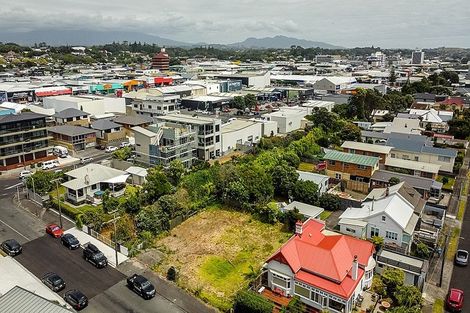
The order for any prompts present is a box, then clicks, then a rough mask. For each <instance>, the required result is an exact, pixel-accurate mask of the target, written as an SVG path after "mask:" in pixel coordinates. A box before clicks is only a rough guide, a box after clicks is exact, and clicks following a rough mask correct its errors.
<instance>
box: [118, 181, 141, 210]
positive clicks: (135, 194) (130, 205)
mask: <svg viewBox="0 0 470 313" xmlns="http://www.w3.org/2000/svg"><path fill="white" fill-rule="evenodd" d="M139 192H140V189H139V188H136V187H132V186H127V187H126V191H125V192H124V197H123V198H121V199H122V200H121V201H122V202H121V204H120V206H119V207H120V208H121V209H123V210H124V211H126V212H127V213H132V214H134V213H137V212H138V211H139V210H140V204H141V198H140V194H139Z"/></svg>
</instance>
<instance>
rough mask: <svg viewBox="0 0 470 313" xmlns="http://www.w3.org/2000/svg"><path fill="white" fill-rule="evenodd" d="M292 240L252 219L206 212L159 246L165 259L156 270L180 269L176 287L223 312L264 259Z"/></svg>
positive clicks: (279, 228) (279, 227) (228, 212)
mask: <svg viewBox="0 0 470 313" xmlns="http://www.w3.org/2000/svg"><path fill="white" fill-rule="evenodd" d="M290 236H291V234H290V233H286V232H284V231H283V230H282V225H281V224H276V225H270V224H264V223H261V222H260V221H258V220H257V219H255V218H253V217H252V216H251V215H250V214H247V213H241V212H235V211H231V210H224V209H220V208H213V207H211V208H210V209H207V210H205V211H203V212H200V213H198V214H197V215H195V216H193V217H191V218H189V219H188V220H187V221H185V222H183V223H182V224H181V225H179V226H178V227H176V228H175V229H173V230H172V231H171V232H170V234H169V235H168V236H167V237H166V238H162V239H160V240H158V241H157V243H156V246H158V247H161V248H162V249H159V250H160V251H162V252H164V254H165V257H164V260H163V261H162V263H161V264H160V265H159V266H157V267H156V270H157V271H158V272H160V273H161V274H165V273H166V271H167V270H168V268H169V266H175V267H177V268H178V270H179V280H178V284H179V285H180V286H181V287H183V288H186V289H188V290H190V291H192V292H193V293H194V294H195V295H197V296H199V297H200V298H201V299H203V300H204V301H206V302H208V303H210V304H211V305H212V306H214V307H217V308H218V309H220V310H222V311H227V310H229V309H230V308H231V307H232V305H233V299H234V296H235V295H236V293H237V292H238V291H239V290H241V289H243V288H246V287H247V285H248V284H249V282H250V281H251V280H252V279H253V278H254V277H256V276H257V275H258V274H259V270H260V268H261V266H262V265H263V263H264V262H265V261H266V259H267V258H268V257H269V256H270V255H272V254H273V253H274V252H275V251H276V250H277V249H279V247H280V246H281V245H282V244H283V243H285V242H286V241H287V239H288V238H289V237H290Z"/></svg>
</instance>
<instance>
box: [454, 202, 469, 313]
mask: <svg viewBox="0 0 470 313" xmlns="http://www.w3.org/2000/svg"><path fill="white" fill-rule="evenodd" d="M459 249H464V250H467V251H470V197H468V198H467V208H466V209H465V215H464V218H463V222H462V232H461V233H460V241H459ZM450 288H457V289H461V290H463V292H464V295H465V296H466V297H467V298H468V297H469V296H470V268H469V267H468V266H454V271H453V272H452V279H451V281H450ZM462 312H470V301H465V302H464V306H463V310H462Z"/></svg>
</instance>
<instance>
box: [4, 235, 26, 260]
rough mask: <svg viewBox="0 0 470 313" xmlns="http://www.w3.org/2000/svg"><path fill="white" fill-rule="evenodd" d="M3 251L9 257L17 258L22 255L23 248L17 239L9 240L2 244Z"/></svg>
mask: <svg viewBox="0 0 470 313" xmlns="http://www.w3.org/2000/svg"><path fill="white" fill-rule="evenodd" d="M2 250H3V251H4V252H5V253H6V254H8V255H9V256H15V255H18V254H20V253H21V252H22V251H23V248H22V247H21V245H20V244H19V243H18V241H16V240H15V239H8V240H5V241H4V242H2Z"/></svg>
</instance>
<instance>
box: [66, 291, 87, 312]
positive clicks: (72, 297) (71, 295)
mask: <svg viewBox="0 0 470 313" xmlns="http://www.w3.org/2000/svg"><path fill="white" fill-rule="evenodd" d="M64 300H65V302H67V303H68V304H70V305H71V306H72V307H73V308H74V309H75V310H77V311H79V310H81V309H83V308H85V307H86V306H87V305H88V298H87V297H86V296H85V295H84V294H83V293H81V292H80V291H78V290H75V289H74V290H69V291H67V292H66V293H65V295H64Z"/></svg>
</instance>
